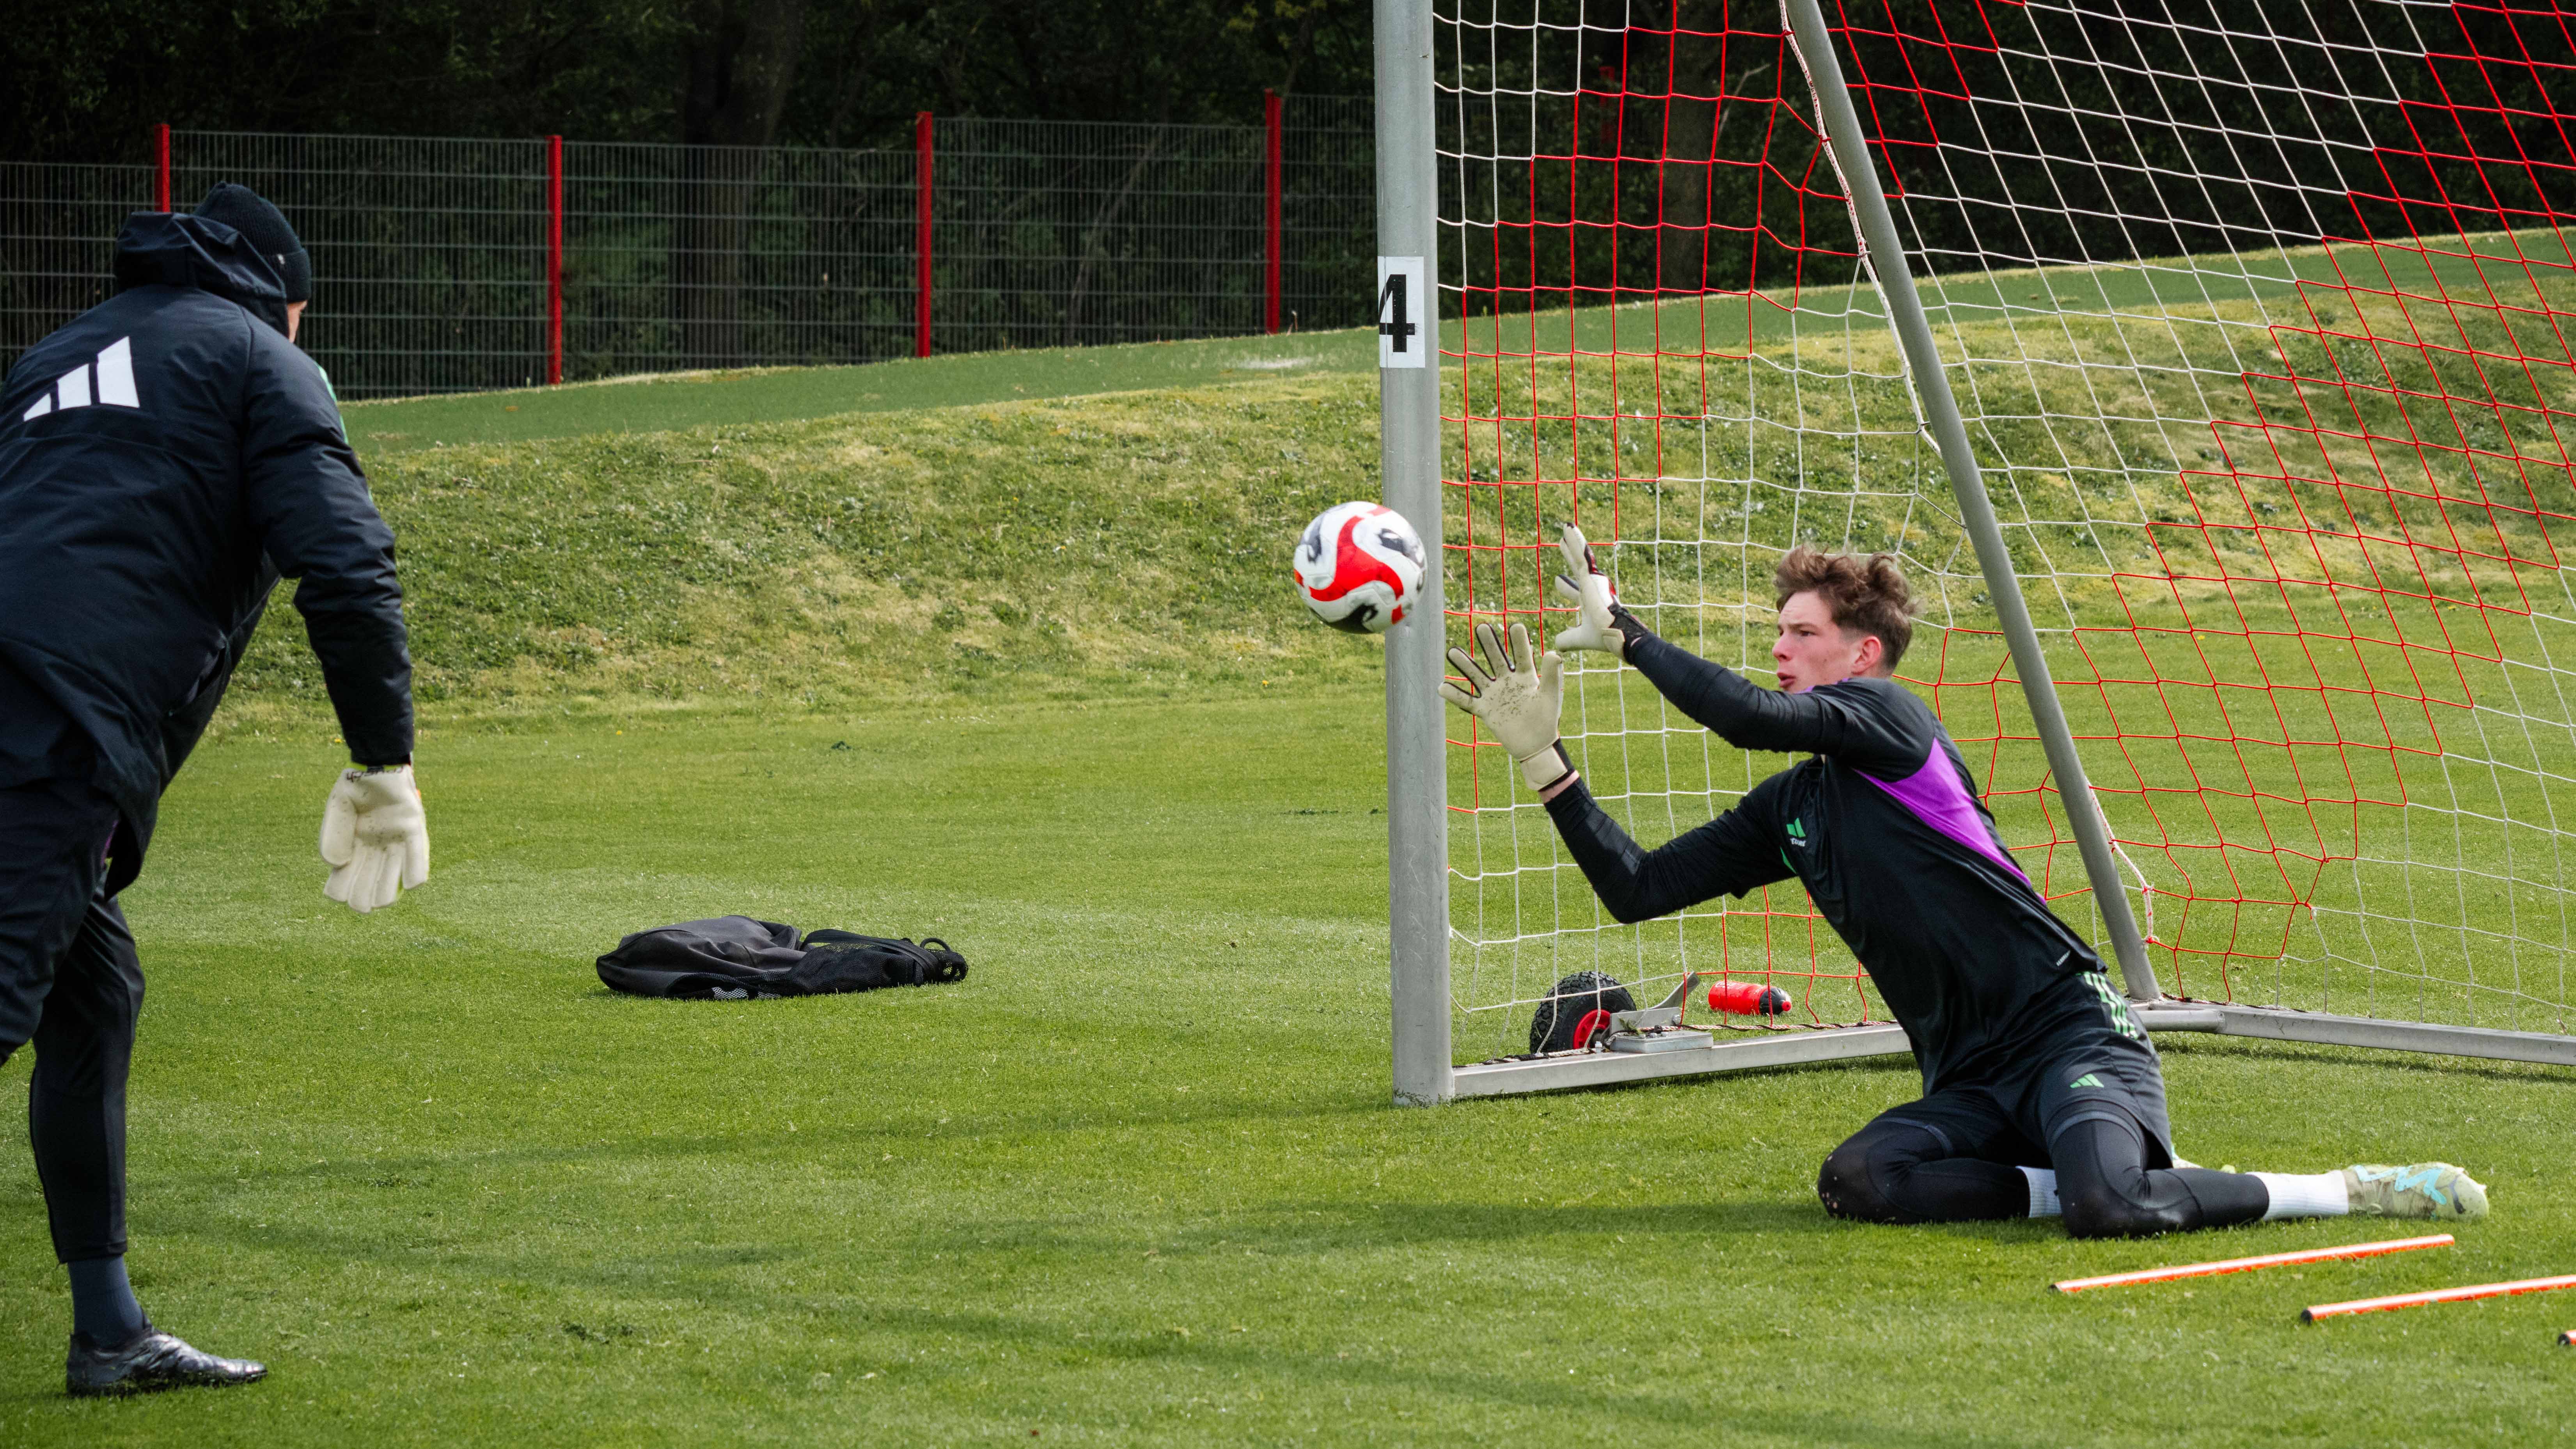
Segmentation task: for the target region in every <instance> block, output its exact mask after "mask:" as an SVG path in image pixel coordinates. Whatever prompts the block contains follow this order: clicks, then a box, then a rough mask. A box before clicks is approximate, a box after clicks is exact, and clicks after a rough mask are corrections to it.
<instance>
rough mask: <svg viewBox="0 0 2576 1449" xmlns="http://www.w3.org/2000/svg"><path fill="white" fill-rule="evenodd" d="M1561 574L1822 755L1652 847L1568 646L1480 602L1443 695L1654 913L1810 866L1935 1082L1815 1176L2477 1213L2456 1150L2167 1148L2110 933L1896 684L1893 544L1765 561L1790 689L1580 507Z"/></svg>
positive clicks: (1575, 841)
mask: <svg viewBox="0 0 2576 1449" xmlns="http://www.w3.org/2000/svg"><path fill="white" fill-rule="evenodd" d="M1560 542H1561V546H1562V549H1563V552H1564V556H1565V562H1566V567H1567V569H1568V570H1569V573H1568V575H1567V576H1564V577H1561V578H1559V579H1558V581H1557V587H1558V590H1559V592H1561V593H1562V594H1564V595H1565V596H1566V597H1567V598H1568V600H1569V601H1571V602H1572V603H1573V604H1575V605H1576V607H1577V608H1578V610H1579V613H1580V617H1579V618H1578V620H1577V622H1576V623H1575V624H1574V625H1573V627H1571V628H1568V629H1566V630H1564V631H1562V632H1561V633H1559V634H1558V635H1557V636H1556V648H1557V649H1560V650H1592V651H1597V652H1600V653H1604V654H1608V655H1610V656H1612V657H1613V658H1616V659H1619V660H1623V661H1625V662H1626V663H1628V664H1630V665H1633V666H1634V667H1635V668H1636V669H1637V671H1638V672H1639V673H1641V674H1643V675H1645V677H1646V679H1647V681H1648V682H1649V683H1651V684H1653V685H1654V686H1655V688H1656V689H1657V690H1659V691H1661V692H1662V694H1663V696H1664V698H1666V699H1668V700H1670V701H1671V702H1672V704H1673V707H1674V708H1676V709H1679V710H1680V711H1681V712H1682V713H1684V714H1686V715H1688V716H1690V717H1691V718H1692V719H1694V720H1697V721H1698V722H1699V723H1701V724H1703V725H1705V726H1707V727H1708V728H1709V729H1711V730H1713V731H1715V732H1716V733H1717V735H1718V736H1719V737H1720V738H1722V739H1724V740H1725V741H1726V742H1727V743H1729V744H1731V745H1734V746H1737V747H1738V748H1741V749H1746V750H1764V751H1780V752H1784V753H1791V754H1805V755H1808V756H1810V758H1808V759H1806V760H1805V761H1803V762H1801V763H1799V764H1797V765H1793V766H1791V767H1790V768H1789V769H1786V770H1783V771H1781V772H1780V773H1779V774H1776V775H1773V776H1772V777H1770V778H1769V779H1767V780H1764V781H1763V782H1762V783H1760V784H1758V785H1756V786H1754V787H1753V788H1752V789H1751V790H1749V791H1747V792H1746V793H1745V796H1744V799H1743V801H1742V803H1740V804H1738V805H1737V806H1736V807H1735V808H1734V809H1732V810H1729V811H1727V812H1726V813H1724V814H1722V815H1720V816H1718V817H1717V818H1716V819H1714V820H1712V821H1710V822H1708V823H1707V824H1705V825H1702V826H1700V827H1698V828H1697V829H1695V830H1691V831H1689V832H1687V833H1686V834H1683V835H1681V836H1679V837H1677V838H1675V839H1674V840H1672V841H1671V842H1669V843H1667V844H1665V845H1662V846H1660V847H1658V848H1656V849H1653V850H1644V849H1641V848H1639V846H1638V845H1637V843H1636V842H1635V841H1633V840H1631V839H1630V838H1629V836H1628V833H1627V832H1626V831H1625V830H1622V829H1621V828H1620V827H1619V825H1618V823H1617V822H1616V821H1613V820H1612V819H1611V818H1610V817H1609V816H1608V815H1607V814H1606V813H1604V812H1603V811H1602V809H1601V807H1600V806H1599V805H1598V804H1597V803H1595V802H1594V800H1593V798H1592V795H1591V792H1590V791H1588V790H1587V789H1585V788H1584V784H1583V778H1582V776H1581V775H1580V774H1578V773H1577V772H1576V771H1575V769H1574V766H1573V763H1572V761H1571V760H1570V759H1569V758H1568V757H1567V755H1566V753H1565V748H1564V745H1563V743H1562V741H1561V740H1560V739H1559V737H1558V733H1557V716H1558V710H1559V704H1560V699H1561V696H1562V691H1563V672H1564V660H1563V657H1562V656H1561V655H1559V654H1557V653H1555V652H1549V653H1547V654H1545V655H1543V656H1539V657H1536V658H1533V657H1532V650H1531V647H1530V640H1529V634H1528V630H1527V629H1526V627H1525V626H1523V625H1519V624H1515V625H1513V626H1512V627H1511V631H1510V635H1509V638H1508V641H1506V639H1505V637H1504V635H1503V633H1502V631H1500V630H1498V629H1497V628H1495V626H1493V625H1492V624H1482V625H1479V626H1478V627H1477V631H1476V632H1477V637H1478V642H1479V643H1480V645H1481V646H1482V650H1483V653H1484V656H1485V660H1484V662H1481V663H1480V662H1479V661H1478V660H1476V659H1474V658H1472V657H1470V656H1469V654H1468V652H1467V651H1466V650H1463V649H1452V650H1450V651H1449V658H1450V661H1451V662H1452V663H1453V664H1454V665H1455V666H1456V668H1457V671H1458V673H1459V674H1460V675H1461V676H1463V677H1464V679H1465V680H1466V682H1467V685H1468V688H1466V689H1461V688H1459V687H1458V686H1457V685H1454V684H1450V683H1447V682H1445V681H1444V682H1443V683H1442V684H1441V686H1440V692H1441V694H1442V695H1443V696H1444V697H1446V698H1447V699H1448V700H1449V701H1450V702H1451V703H1453V704H1455V705H1457V706H1458V707H1459V708H1460V709H1463V710H1465V711H1467V712H1468V713H1469V714H1472V715H1475V716H1476V717H1477V718H1478V719H1480V720H1482V721H1484V723H1485V725H1486V727H1487V729H1489V730H1490V731H1491V732H1492V734H1493V736H1494V738H1495V739H1496V740H1497V741H1498V742H1500V743H1501V744H1502V745H1503V746H1504V748H1506V749H1508V750H1509V751H1510V752H1511V754H1512V758H1513V759H1514V760H1516V761H1518V762H1519V765H1520V769H1521V776H1522V778H1523V779H1524V780H1525V781H1526V782H1527V783H1528V784H1529V786H1530V788H1531V789H1533V790H1536V791H1537V792H1538V795H1539V798H1540V800H1541V801H1543V802H1544V803H1545V804H1546V807H1547V812H1548V815H1549V817H1550V818H1551V819H1553V820H1554V821H1555V822H1556V828H1557V832H1558V834H1560V835H1562V836H1563V837H1564V838H1565V844H1566V848H1567V850H1568V851H1570V852H1571V853H1572V854H1573V856H1574V859H1575V862H1576V863H1577V864H1578V865H1580V866H1581V867H1582V869H1583V874H1584V876H1585V878H1586V879H1588V880H1589V881H1591V883H1592V888H1593V890H1594V891H1595V892H1597V893H1598V894H1599V895H1600V897H1601V901H1602V904H1603V905H1604V906H1606V907H1607V908H1608V909H1609V911H1610V913H1611V914H1612V915H1614V916H1616V917H1618V918H1619V919H1620V920H1622V921H1642V920H1647V919H1650V918H1652V917H1655V916H1661V915H1664V914H1667V913H1668V912H1671V911H1676V910H1679V909H1681V908H1682V907H1684V906H1688V905H1692V904H1694V903H1697V902H1700V901H1705V900H1709V899H1712V898H1714V897H1716V896H1721V895H1731V896H1742V895H1744V894H1745V893H1746V892H1748V891H1751V890H1753V889H1755V888H1756V887H1759V886H1765V885H1770V884H1772V883H1774V882H1777V881H1785V880H1790V879H1795V880H1797V881H1798V882H1799V884H1801V885H1803V886H1805V887H1806V890H1807V894H1808V895H1809V897H1811V898H1812V899H1813V900H1814V901H1815V903H1816V910H1817V911H1818V912H1819V913H1820V914H1822V915H1823V916H1824V918H1825V919H1826V921H1827V922H1829V923H1830V924H1831V925H1832V926H1833V928H1834V930H1835V931H1836V932H1837V933H1838V934H1839V935H1841V937H1842V938H1843V940H1844V941H1845V942H1846V943H1847V944H1849V945H1850V947H1851V949H1852V954H1853V955H1854V956H1856V957H1858V958H1859V960H1860V963H1861V965H1862V967H1863V968H1865V969H1866V970H1867V971H1868V972H1869V976H1870V980H1871V981H1872V982H1873V983H1875V984H1876V985H1877V987H1878V992H1879V995H1880V996H1881V997H1882V998H1883V999H1885V1001H1886V1002H1887V1006H1888V1009H1889V1010H1890V1011H1891V1012H1893V1013H1894V1014H1895V1016H1896V1020H1897V1022H1898V1023H1899V1024H1900V1025H1902V1026H1903V1027H1904V1028H1905V1032H1906V1036H1907V1038H1908V1039H1909V1040H1910V1041H1911V1042H1912V1043H1913V1048H1914V1058H1915V1062H1916V1065H1917V1066H1919V1067H1920V1068H1921V1069H1922V1073H1923V1097H1922V1100H1920V1101H1917V1102H1911V1103H1908V1104H1906V1105H1904V1106H1901V1107H1896V1108H1893V1109H1891V1110H1889V1111H1886V1112H1883V1113H1881V1114H1879V1116H1878V1117H1877V1118H1875V1119H1874V1120H1872V1121H1871V1122H1870V1123H1869V1124H1868V1125H1867V1126H1865V1127H1863V1128H1861V1130H1860V1131H1858V1132H1856V1133H1854V1134H1852V1136H1851V1138H1850V1139H1849V1140H1848V1141H1845V1142H1844V1143H1843V1144H1842V1145H1841V1146H1840V1147H1837V1148H1835V1149H1834V1150H1833V1152H1832V1154H1831V1155H1829V1156H1828V1157H1826V1159H1825V1164H1824V1168H1823V1170H1822V1171H1821V1172H1820V1173H1819V1174H1818V1176H1817V1179H1816V1194H1817V1196H1818V1197H1820V1198H1822V1199H1823V1200H1824V1206H1825V1210H1826V1211H1827V1212H1829V1213H1831V1214H1833V1215H1834V1216H1836V1217H1842V1218H1853V1219H1858V1220H1861V1221H1864V1222H1877V1223H1935V1222H1962V1221H1972V1220H1980V1219H1995V1218H2018V1217H2050V1216H2060V1215H2062V1216H2063V1217H2064V1219H2065V1222H2066V1229H2067V1231H2068V1232H2069V1233H2071V1234H2073V1235H2075V1236H2077V1237H2132V1236H2142V1235H2146V1234H2151V1233H2165V1232H2179V1231H2187V1230H2190V1229H2193V1228H2209V1227H2224V1226H2228V1225H2230V1224H2234V1223H2243V1222H2252V1221H2256V1220H2258V1219H2270V1218H2292V1217H2324V1216H2335V1215H2340V1214H2344V1213H2360V1214H2370V1215H2376V1216H2384V1217H2403V1218H2476V1217H2483V1216H2484V1215H2485V1214H2486V1210H2487V1199H2486V1189H2485V1188H2484V1187H2482V1186H2481V1185H2480V1184H2479V1183H2478V1182H2476V1181H2475V1180H2474V1179H2472V1178H2471V1177H2470V1176H2469V1175H2468V1174H2467V1173H2466V1172H2464V1171H2462V1170H2461V1169H2459V1168H2457V1167H2454V1166H2451V1165H2450V1164H2448V1163H2439V1162H2430V1163H2422V1164H2418V1165H2415V1166H2411V1167H2382V1166H2358V1167H2347V1168H2344V1169H2343V1170H2341V1171H2339V1172H2324V1173H2313V1174H2297V1173H2273V1172H2246V1173H2236V1172H2221V1171H2215V1170H2211V1169H2208V1168H2201V1167H2194V1166H2191V1165H2190V1164H2188V1163H2185V1162H2183V1161H2182V1160H2181V1159H2179V1158H2177V1157H2175V1155H2174V1150H2173V1133H2172V1128H2171V1126H2170V1125H2169V1123H2168V1122H2167V1120H2166V1116H2165V1090H2164V1078H2163V1074H2162V1072H2161V1071H2160V1069H2159V1066H2158V1062H2157V1057H2156V1050H2155V1048H2154V1047H2153V1046H2151V1045H2149V1043H2148V1041H2147V1034H2146V1032H2145V1030H2144V1029H2143V1028H2141V1027H2140V1026H2139V1025H2138V1023H2137V1021H2136V1019H2135V1018H2134V1017H2132V1016H2131V1015H2130V1012H2129V1009H2128V1005H2127V1003H2126V1001H2125V1000H2124V999H2123V997H2122V995H2121V993H2120V991H2119V990H2118V989H2117V988H2116V987H2115V986H2113V984H2112V982H2111V979H2110V977H2109V976H2108V975H2107V974H2106V973H2105V972H2104V970H2103V965H2102V961H2101V959H2100V958H2099V957H2098V956H2096V955H2095V954H2094V952H2093V950H2092V948H2091V947H2090V946H2088V945H2086V944H2085V942H2084V940H2083V938H2082V937H2080V936H2078V935H2077V934H2076V933H2075V932H2074V931H2073V930H2071V929H2070V928H2068V926H2067V925H2066V924H2065V923H2064V922H2062V921H2060V920H2059V919H2058V918H2057V917H2056V916H2055V915H2054V914H2053V913H2052V912H2051V911H2050V910H2049V908H2048V904H2047V902H2046V901H2045V900H2043V899H2042V898H2041V896H2040V894H2039V892H2038V890H2037V889H2035V888H2034V887H2033V886H2032V885H2031V883H2030V881H2029V879H2028V877H2026V876H2024V875H2023V874H2022V871H2021V868H2020V867H2019V866H2018V865H2016V864H2014V863H2013V859H2012V857H2011V855H2010V854H2009V853H2008V852H2006V850H2005V849H2004V845H2003V840H2002V837H2001V836H2000V835H1999V834H1998V833H1997V831H1996V829H1995V823H1994V818H1993V817H1992V816H1991V815H1990V814H1988V813H1987V811H1986V808H1985V806H1984V804H1983V803H1982V802H1981V801H1980V800H1979V799H1978V798H1977V793H1976V790H1975V788H1974V787H1973V785H1972V784H1971V780H1970V776H1969V774H1968V770H1967V766H1966V764H1965V763H1964V762H1963V761H1961V759H1960V758H1959V751H1958V747H1957V746H1956V745H1955V744H1953V743H1952V742H1951V740H1950V736H1949V733H1948V731H1946V730H1944V729H1943V728H1942V727H1941V723H1940V721H1939V720H1938V719H1936V718H1935V717H1934V716H1933V714H1932V711H1931V709H1930V708H1929V707H1927V706H1926V705H1925V704H1924V703H1923V702H1922V701H1921V700H1919V699H1917V698H1915V696H1914V695H1912V694H1911V693H1909V692H1907V691H1906V690H1905V689H1904V688H1903V687H1902V686H1900V685H1898V684H1897V683H1896V682H1895V680H1894V678H1893V675H1894V674H1895V671H1896V665H1897V661H1898V660H1900V659H1901V658H1903V657H1904V654H1905V648H1906V645H1907V643H1908V642H1910V640H1911V639H1912V636H1913V621H1912V618H1911V614H1912V600H1911V596H1910V592H1909V590H1908V588H1907V586H1906V582H1905V576H1904V574H1903V573H1902V572H1901V571H1900V570H1899V569H1898V568H1897V566H1896V561H1895V560H1894V559H1893V558H1891V557H1890V556H1888V555H1886V554H1875V555H1870V556H1866V557H1864V556H1859V555H1851V554H1828V553H1823V552H1820V551H1818V550H1816V549H1814V548H1811V547H1807V546H1804V545H1801V546H1799V547H1797V548H1794V549H1791V550H1790V551H1789V553H1788V554H1787V556H1785V557H1784V558H1782V559H1781V561H1780V566H1779V569H1778V572H1777V573H1776V574H1775V576H1774V579H1773V582H1774V585H1775V587H1776V591H1777V595H1778V602H1779V610H1780V617H1779V636H1778V639H1777V641H1776V642H1775V643H1774V644H1773V645H1772V648H1771V658H1772V662H1773V664H1774V666H1775V667H1776V668H1777V670H1778V672H1779V678H1780V688H1779V689H1778V690H1777V691H1773V690H1767V689H1763V688H1761V687H1759V686H1757V685H1755V684H1753V683H1751V682H1750V681H1748V680H1746V679H1745V678H1744V677H1743V676H1741V675H1739V674H1736V673H1735V672H1734V671H1732V670H1729V669H1726V668H1723V667H1721V666H1719V665H1716V664H1712V663H1710V662H1708V661H1707V660H1705V659H1701V658H1699V657H1697V656H1695V655H1693V654H1691V653H1689V652H1688V651H1687V650H1684V649H1681V648H1679V647H1677V646H1675V645H1672V644H1669V643H1666V642H1665V641H1663V640H1661V639H1658V638H1656V637H1655V636H1654V634H1652V633H1651V632H1649V631H1648V630H1647V629H1646V627H1645V626H1644V625H1643V624H1641V623H1639V622H1638V620H1637V617H1636V615H1634V614H1632V613H1630V612H1629V611H1628V610H1627V609H1626V608H1624V607H1622V606H1621V605H1620V604H1619V602H1618V596H1617V593H1616V591H1615V590H1614V589H1613V588H1612V586H1611V582H1610V579H1609V577H1608V576H1607V575H1605V574H1604V573H1602V571H1601V569H1600V568H1599V566H1598V565H1597V564H1596V563H1595V562H1594V560H1593V555H1592V550H1591V548H1590V546H1589V545H1588V544H1587V543H1586V542H1585V541H1584V537H1583V534H1582V533H1581V532H1580V531H1579V530H1577V529H1576V528H1575V527H1574V526H1573V525H1571V524H1569V525H1567V526H1566V528H1565V530H1564V534H1563V537H1562V539H1561V541H1560Z"/></svg>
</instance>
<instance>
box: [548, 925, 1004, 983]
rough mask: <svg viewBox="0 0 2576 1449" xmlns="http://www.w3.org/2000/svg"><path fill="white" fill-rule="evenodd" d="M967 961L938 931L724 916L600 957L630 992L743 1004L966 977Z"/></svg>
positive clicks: (632, 939) (606, 976)
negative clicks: (886, 931)
mask: <svg viewBox="0 0 2576 1449" xmlns="http://www.w3.org/2000/svg"><path fill="white" fill-rule="evenodd" d="M965 977H966V958H965V957H963V956H960V955H958V954H957V953H956V952H955V951H953V950H951V949H949V945H948V943H947V942H945V941H942V940H940V939H939V938H938V937H936V936H932V937H927V938H925V939H924V940H923V941H922V942H921V943H920V944H919V945H915V944H913V942H912V941H910V940H909V939H904V940H890V939H888V938H886V937H883V936H862V935H860V934H859V933H858V932H856V931H829V930H825V931H816V932H814V933H813V934H811V935H808V936H806V937H804V938H803V939H801V940H800V939H798V937H797V934H796V928H795V927H794V926H786V925H781V924H779V923H778V922H776V921H755V920H753V919H752V918H751V917H749V916H718V917H716V918H715V919H713V920H707V921H682V922H681V923H680V924H678V925H676V926H662V927H659V928H657V929H654V930H650V931H638V932H636V933H635V934H634V935H631V936H628V937H627V938H626V939H624V940H622V941H620V942H618V943H617V949H616V950H614V951H611V952H609V953H608V954H607V955H605V956H602V957H600V958H599V979H600V980H601V981H604V982H606V983H607V984H608V988H609V989H610V990H612V991H623V992H625V993H627V994H628V995H630V996H664V997H680V998H686V999H691V1000H698V1001H740V1000H743V999H744V998H746V997H753V996H828V995H832V994H834V993H837V992H843V991H874V990H877V989H878V988H880V987H886V986H928V985H930V984H932V983H933V982H940V981H962V980H964V979H965Z"/></svg>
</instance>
